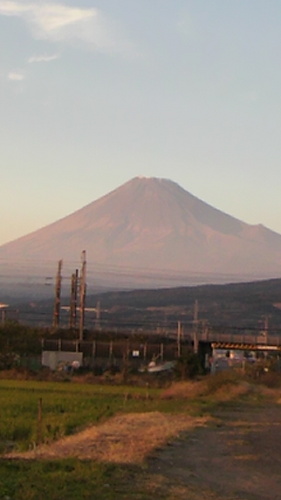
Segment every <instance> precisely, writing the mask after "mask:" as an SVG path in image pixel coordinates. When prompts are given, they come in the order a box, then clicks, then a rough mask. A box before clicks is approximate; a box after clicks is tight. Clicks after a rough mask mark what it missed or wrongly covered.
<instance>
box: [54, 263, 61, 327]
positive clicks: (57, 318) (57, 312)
mask: <svg viewBox="0 0 281 500" xmlns="http://www.w3.org/2000/svg"><path fill="white" fill-rule="evenodd" d="M61 270H62V260H59V262H58V270H57V276H56V286H55V306H54V316H53V328H58V327H59V324H60V297H61V280H62V276H61Z"/></svg>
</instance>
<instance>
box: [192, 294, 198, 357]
mask: <svg viewBox="0 0 281 500" xmlns="http://www.w3.org/2000/svg"><path fill="white" fill-rule="evenodd" d="M198 311H199V305H198V300H197V299H196V300H195V302H194V311H193V351H194V352H195V353H197V352H198Z"/></svg>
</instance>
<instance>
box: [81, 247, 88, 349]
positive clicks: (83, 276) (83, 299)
mask: <svg viewBox="0 0 281 500" xmlns="http://www.w3.org/2000/svg"><path fill="white" fill-rule="evenodd" d="M81 261H82V264H81V271H80V325H79V340H83V332H84V323H85V302H86V250H83V252H82V254H81Z"/></svg>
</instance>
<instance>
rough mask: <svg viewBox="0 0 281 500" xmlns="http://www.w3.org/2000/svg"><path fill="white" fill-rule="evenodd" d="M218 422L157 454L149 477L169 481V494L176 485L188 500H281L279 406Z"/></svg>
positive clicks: (223, 415)
mask: <svg viewBox="0 0 281 500" xmlns="http://www.w3.org/2000/svg"><path fill="white" fill-rule="evenodd" d="M216 417H217V420H216V422H212V423H211V424H210V425H208V426H205V427H200V428H199V427H197V428H194V429H193V430H192V431H189V432H188V433H186V434H185V436H184V437H182V438H181V439H179V440H177V441H175V442H174V443H172V444H171V445H170V446H166V447H165V448H164V449H162V450H161V451H158V452H157V453H156V454H154V456H153V457H151V458H150V459H149V460H148V470H149V472H150V473H152V474H157V475H158V476H160V477H162V478H165V483H166V485H167V486H168V485H169V488H168V489H167V491H168V490H169V491H171V488H172V487H175V485H177V488H178V491H179V494H178V498H185V499H187V500H203V499H206V500H207V499H216V500H238V499H239V500H280V499H281V407H280V405H279V406H278V405H272V404H271V405H270V406H267V407H264V408H249V407H240V408H238V409H237V408H236V409H232V410H231V411H230V410H224V411H221V412H220V413H218V414H217V415H216ZM167 498H173V496H170V494H168V493H167ZM175 498H176V497H175Z"/></svg>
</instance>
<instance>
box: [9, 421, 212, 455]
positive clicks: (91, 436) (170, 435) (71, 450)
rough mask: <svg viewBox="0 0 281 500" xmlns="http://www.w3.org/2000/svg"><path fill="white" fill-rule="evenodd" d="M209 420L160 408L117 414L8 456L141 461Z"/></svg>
mask: <svg viewBox="0 0 281 500" xmlns="http://www.w3.org/2000/svg"><path fill="white" fill-rule="evenodd" d="M207 420H208V418H207V417H204V418H194V417H190V416H187V415H168V414H163V413H160V412H150V413H135V414H127V415H118V416H115V417H113V418H112V419H110V420H108V421H107V422H105V423H103V424H101V425H99V426H95V427H90V428H88V429H86V430H85V431H82V432H80V433H78V434H76V435H74V436H69V437H66V438H63V439H61V440H59V441H57V442H55V443H53V444H51V445H42V446H39V447H38V448H36V449H35V450H32V451H28V452H25V453H12V454H10V455H9V457H10V458H15V457H18V458H19V457H20V458H26V459H35V458H37V459H38V458H40V459H44V458H48V459H53V458H63V457H69V456H71V457H78V458H80V459H91V460H99V461H102V462H115V463H141V462H142V461H143V460H144V458H145V457H146V456H148V455H149V454H150V453H151V452H152V451H153V450H154V449H155V448H159V447H162V446H164V444H165V443H167V442H168V441H169V440H170V439H175V438H176V437H178V436H179V435H180V433H181V432H183V431H187V430H188V429H192V428H194V427H196V426H202V425H205V423H206V422H207Z"/></svg>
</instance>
